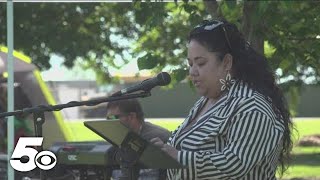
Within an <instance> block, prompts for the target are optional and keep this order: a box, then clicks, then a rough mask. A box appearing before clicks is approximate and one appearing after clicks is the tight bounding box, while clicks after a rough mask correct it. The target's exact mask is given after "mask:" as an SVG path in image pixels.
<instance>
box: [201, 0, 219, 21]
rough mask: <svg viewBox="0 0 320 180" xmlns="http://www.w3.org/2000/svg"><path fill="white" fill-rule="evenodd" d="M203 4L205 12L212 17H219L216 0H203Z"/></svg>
mask: <svg viewBox="0 0 320 180" xmlns="http://www.w3.org/2000/svg"><path fill="white" fill-rule="evenodd" d="M203 3H204V6H205V7H206V10H207V12H208V13H209V14H210V15H211V16H212V17H213V18H220V17H221V16H222V15H221V12H220V11H218V7H219V5H218V2H217V1H216V0H211V1H208V0H203Z"/></svg>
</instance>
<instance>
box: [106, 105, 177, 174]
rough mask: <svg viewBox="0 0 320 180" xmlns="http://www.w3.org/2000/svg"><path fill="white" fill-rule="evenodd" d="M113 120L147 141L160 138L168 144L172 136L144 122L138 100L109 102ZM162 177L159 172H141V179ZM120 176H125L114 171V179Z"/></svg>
mask: <svg viewBox="0 0 320 180" xmlns="http://www.w3.org/2000/svg"><path fill="white" fill-rule="evenodd" d="M111 119H119V120H120V121H121V122H122V123H123V124H125V125H127V126H128V128H130V129H131V130H132V131H134V132H136V133H137V134H139V135H140V136H141V137H143V138H145V139H146V140H151V139H152V138H155V137H159V138H160V139H161V140H162V141H164V142H166V141H167V140H168V139H169V137H170V135H171V133H170V132H169V131H168V130H166V129H164V128H162V127H160V126H157V125H154V124H152V123H149V122H145V121H144V113H143V111H142V108H141V105H140V103H139V102H138V100H137V99H128V100H120V101H113V102H109V103H108V104H107V120H111ZM161 175H162V174H161V173H159V170H156V171H155V170H149V169H143V170H140V172H139V179H140V180H142V179H148V180H150V179H160V178H159V177H160V176H161ZM119 176H120V177H121V176H122V177H123V176H125V175H124V174H123V173H120V172H117V171H114V173H113V178H114V179H117V178H119ZM136 176H137V175H136Z"/></svg>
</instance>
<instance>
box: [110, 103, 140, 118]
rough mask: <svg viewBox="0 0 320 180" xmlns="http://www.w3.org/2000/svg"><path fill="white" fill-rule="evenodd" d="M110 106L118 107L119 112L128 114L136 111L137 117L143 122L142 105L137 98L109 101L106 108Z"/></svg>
mask: <svg viewBox="0 0 320 180" xmlns="http://www.w3.org/2000/svg"><path fill="white" fill-rule="evenodd" d="M110 108H119V110H120V112H121V113H124V114H129V113H132V112H133V113H136V114H137V118H138V119H139V120H140V121H141V122H144V113H143V110H142V107H141V105H140V103H139V101H138V100H137V99H126V100H119V101H111V102H109V103H108V104H107V110H108V109H110Z"/></svg>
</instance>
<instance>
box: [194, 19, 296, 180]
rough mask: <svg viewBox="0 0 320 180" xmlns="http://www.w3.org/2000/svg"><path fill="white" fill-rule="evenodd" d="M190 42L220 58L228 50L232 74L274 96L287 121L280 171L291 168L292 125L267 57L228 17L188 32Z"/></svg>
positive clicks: (279, 111)
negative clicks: (259, 51) (200, 45)
mask: <svg viewBox="0 0 320 180" xmlns="http://www.w3.org/2000/svg"><path fill="white" fill-rule="evenodd" d="M188 40H189V42H190V41H191V40H195V41H197V42H198V43H200V44H202V45H203V46H204V47H206V48H207V49H208V50H209V51H212V52H217V54H218V57H219V59H220V60H221V61H222V59H223V57H224V56H225V55H226V54H227V53H229V54H231V55H232V57H233V62H232V75H233V76H234V78H236V79H238V80H241V81H243V82H245V83H247V84H248V85H249V86H250V87H252V88H253V89H255V90H256V91H258V92H260V93H261V94H263V95H264V96H266V98H267V99H269V98H271V101H272V105H273V110H274V111H275V113H277V115H278V116H279V117H281V119H283V121H284V123H283V124H284V126H285V130H284V139H283V144H282V150H281V154H280V157H279V163H280V164H281V167H280V174H281V175H283V173H284V172H285V171H286V170H287V168H288V161H289V160H290V151H291V149H292V139H291V131H292V128H293V124H292V121H291V118H290V113H289V110H288V106H287V102H286V100H285V97H284V95H283V93H282V91H281V89H280V88H279V87H278V85H277V84H276V80H275V75H274V73H273V71H272V69H271V68H270V66H269V65H268V63H267V59H266V58H265V56H263V55H261V54H259V53H257V52H256V51H255V50H254V49H253V48H252V47H251V46H250V44H249V43H248V42H247V41H246V40H245V38H244V37H243V35H242V34H241V33H240V32H239V30H238V28H237V27H236V25H234V24H232V23H229V22H227V21H225V20H213V21H204V22H203V23H202V24H200V25H199V26H197V27H195V28H194V29H193V30H192V31H191V32H190V34H189V39H188Z"/></svg>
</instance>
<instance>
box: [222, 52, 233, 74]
mask: <svg viewBox="0 0 320 180" xmlns="http://www.w3.org/2000/svg"><path fill="white" fill-rule="evenodd" d="M222 63H223V67H224V69H225V70H226V71H231V69H232V63H233V57H232V55H231V54H229V53H227V54H226V55H224V57H223V61H222Z"/></svg>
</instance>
